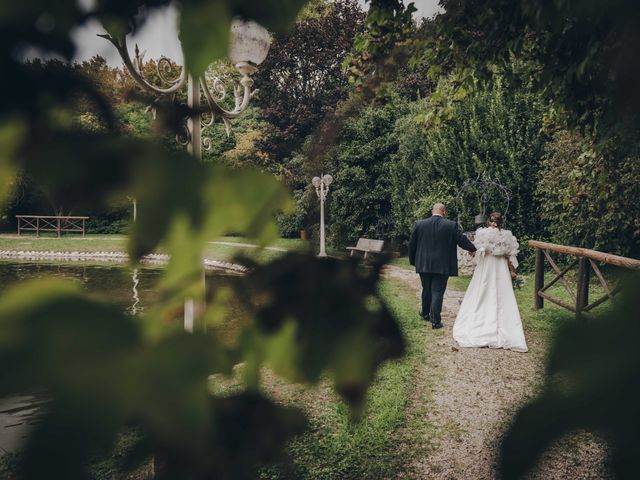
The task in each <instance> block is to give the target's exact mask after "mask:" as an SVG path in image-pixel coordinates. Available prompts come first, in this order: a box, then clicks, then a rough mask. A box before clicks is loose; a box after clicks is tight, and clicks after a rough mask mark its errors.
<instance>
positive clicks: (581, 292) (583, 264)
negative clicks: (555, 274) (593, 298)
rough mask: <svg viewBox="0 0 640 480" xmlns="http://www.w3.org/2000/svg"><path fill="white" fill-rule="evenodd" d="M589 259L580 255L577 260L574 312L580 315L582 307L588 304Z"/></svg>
mask: <svg viewBox="0 0 640 480" xmlns="http://www.w3.org/2000/svg"><path fill="white" fill-rule="evenodd" d="M590 270H591V268H590V265H589V259H588V258H586V257H580V259H579V260H578V295H577V297H576V314H577V315H578V316H581V314H582V311H583V310H584V308H585V307H586V306H587V305H589V276H590Z"/></svg>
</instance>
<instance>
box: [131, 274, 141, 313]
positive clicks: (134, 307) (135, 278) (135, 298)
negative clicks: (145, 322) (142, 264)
mask: <svg viewBox="0 0 640 480" xmlns="http://www.w3.org/2000/svg"><path fill="white" fill-rule="evenodd" d="M131 278H132V280H133V288H132V290H133V304H132V305H131V315H135V314H137V313H138V303H140V297H139V296H138V283H140V280H138V269H137V268H134V269H133V275H132V276H131Z"/></svg>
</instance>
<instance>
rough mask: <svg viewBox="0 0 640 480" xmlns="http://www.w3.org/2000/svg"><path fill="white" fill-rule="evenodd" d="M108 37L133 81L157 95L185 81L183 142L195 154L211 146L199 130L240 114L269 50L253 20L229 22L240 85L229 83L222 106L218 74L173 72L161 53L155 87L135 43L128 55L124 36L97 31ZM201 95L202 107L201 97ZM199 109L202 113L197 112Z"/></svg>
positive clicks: (170, 91)
mask: <svg viewBox="0 0 640 480" xmlns="http://www.w3.org/2000/svg"><path fill="white" fill-rule="evenodd" d="M99 36H101V37H103V38H106V39H107V40H109V41H110V42H111V43H113V45H114V46H115V47H116V49H117V50H118V53H119V54H120V57H121V58H122V61H123V62H124V65H125V67H126V68H127V71H128V72H129V74H130V75H131V77H132V78H133V79H134V80H135V82H136V83H137V84H138V85H139V86H140V87H142V88H143V89H144V90H145V91H146V92H147V93H150V94H151V95H153V96H155V97H156V98H160V97H167V96H168V97H172V98H175V94H176V93H177V92H178V91H179V90H180V89H181V88H182V87H183V86H184V84H185V83H186V84H187V106H188V107H189V108H190V109H191V111H192V115H191V116H190V117H189V118H188V120H187V128H186V133H187V135H186V141H181V142H180V143H182V144H186V146H187V148H188V150H189V152H190V153H191V154H193V155H194V156H195V157H196V158H198V159H201V158H202V146H203V145H204V147H205V149H209V148H211V142H210V140H208V139H206V138H205V139H204V141H203V138H202V131H203V130H204V129H205V128H207V127H209V126H211V125H213V123H214V122H215V120H216V119H221V120H222V121H223V122H224V125H225V127H226V129H227V133H229V132H230V129H231V121H232V120H233V119H235V118H237V117H238V116H240V115H241V114H242V113H243V112H244V111H245V110H246V109H247V107H248V106H249V102H250V100H251V97H252V96H253V94H254V93H255V92H254V91H252V90H251V88H252V87H253V79H252V78H251V75H253V74H254V73H255V72H256V71H257V70H258V65H260V64H261V63H262V62H263V61H264V59H265V58H266V57H267V53H268V52H269V46H270V45H271V37H270V36H269V32H268V31H267V30H266V29H264V28H263V27H261V26H260V25H258V24H257V23H255V22H251V21H246V20H234V21H233V22H232V24H231V40H230V44H229V60H231V62H232V63H233V64H234V65H235V67H236V69H237V70H238V72H240V74H241V75H242V78H241V80H240V82H239V83H240V85H235V86H234V87H233V94H234V100H235V106H234V108H232V109H225V108H224V107H223V106H222V104H221V103H222V102H223V101H224V100H225V98H226V97H227V86H226V85H225V84H224V81H223V80H222V79H220V78H218V77H214V78H212V79H211V80H210V81H208V80H207V78H206V77H205V76H204V75H202V76H200V77H194V76H192V75H191V74H188V73H187V71H186V69H185V68H181V69H180V72H179V73H178V72H175V71H174V69H173V64H172V63H171V61H170V60H169V59H168V58H166V57H162V58H161V59H160V60H159V61H158V64H157V67H156V73H157V75H158V78H159V79H160V81H161V82H162V86H160V87H158V86H155V85H153V84H152V83H151V82H149V81H148V80H147V79H146V78H145V76H144V73H143V71H142V66H143V60H144V54H142V55H141V54H140V51H139V49H138V46H137V45H136V48H135V56H134V58H133V59H132V58H131V57H130V55H129V49H128V47H127V39H126V37H125V36H122V37H118V38H115V37H113V36H112V35H110V34H104V35H99ZM203 98H204V100H205V106H204V108H203V106H202V103H201V100H202V99H203ZM200 112H203V113H200Z"/></svg>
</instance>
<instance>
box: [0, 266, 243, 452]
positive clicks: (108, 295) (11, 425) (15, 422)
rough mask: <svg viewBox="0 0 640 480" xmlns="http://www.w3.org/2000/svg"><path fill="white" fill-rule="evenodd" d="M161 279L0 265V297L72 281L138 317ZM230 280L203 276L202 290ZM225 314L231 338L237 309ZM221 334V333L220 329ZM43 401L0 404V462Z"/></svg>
mask: <svg viewBox="0 0 640 480" xmlns="http://www.w3.org/2000/svg"><path fill="white" fill-rule="evenodd" d="M161 273H162V267H160V266H146V265H145V266H144V267H142V268H134V269H132V268H130V267H129V266H128V265H126V264H120V265H113V264H109V265H91V264H86V265H79V264H78V263H77V262H73V263H61V262H56V263H47V262H16V261H11V262H5V261H0V293H2V292H3V291H4V290H5V289H6V288H7V287H9V286H11V285H12V284H16V283H19V282H22V281H26V280H31V279H36V278H42V277H54V278H61V279H65V280H67V281H75V282H78V284H80V285H81V287H82V288H83V289H84V290H86V291H87V292H90V293H92V294H97V295H99V296H100V297H102V298H103V299H105V300H106V301H108V302H109V303H112V304H115V305H117V306H119V307H121V308H122V310H123V311H125V312H127V313H129V314H131V315H135V316H138V315H141V314H142V313H144V311H145V308H146V307H147V306H148V305H152V304H153V303H154V302H157V301H158V300H159V296H160V294H159V292H158V291H157V289H156V288H155V285H156V283H157V281H158V280H159V278H160V275H161ZM229 277H230V275H227V274H224V273H221V272H207V275H206V284H207V290H208V291H209V293H210V294H211V292H212V290H215V289H216V288H218V287H220V286H222V285H224V284H226V283H227V282H228V279H229ZM230 303H231V304H233V305H231V306H230V308H229V312H230V313H229V317H230V318H234V321H232V322H230V323H226V324H225V326H224V330H225V331H224V333H225V335H226V336H227V337H233V336H234V334H233V332H235V331H237V330H238V322H239V321H238V320H235V319H236V317H238V313H239V310H238V307H237V305H235V303H236V302H235V301H234V300H230ZM221 328H222V327H221ZM44 401H45V400H44V398H43V397H40V396H34V395H24V396H14V397H5V398H0V457H1V456H2V455H4V454H5V453H7V452H14V451H16V450H17V449H18V448H19V447H20V445H21V444H22V442H23V441H24V438H25V436H26V435H27V433H28V431H29V429H30V427H31V425H32V424H33V423H34V422H35V421H36V420H37V417H38V413H39V411H41V410H40V407H41V406H42V403H43V402H44Z"/></svg>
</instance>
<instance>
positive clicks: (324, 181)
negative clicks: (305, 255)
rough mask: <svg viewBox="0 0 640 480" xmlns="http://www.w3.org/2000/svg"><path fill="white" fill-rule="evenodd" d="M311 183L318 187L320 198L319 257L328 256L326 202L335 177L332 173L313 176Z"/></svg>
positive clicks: (317, 191) (317, 192) (317, 193)
mask: <svg viewBox="0 0 640 480" xmlns="http://www.w3.org/2000/svg"><path fill="white" fill-rule="evenodd" d="M311 183H312V184H313V186H314V187H315V189H316V195H318V198H319V199H320V253H319V254H318V256H319V257H326V256H327V252H326V251H325V240H324V238H325V237H324V202H325V200H326V199H327V193H329V185H331V183H333V177H332V176H331V175H328V174H327V175H323V176H322V177H313V180H311Z"/></svg>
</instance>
